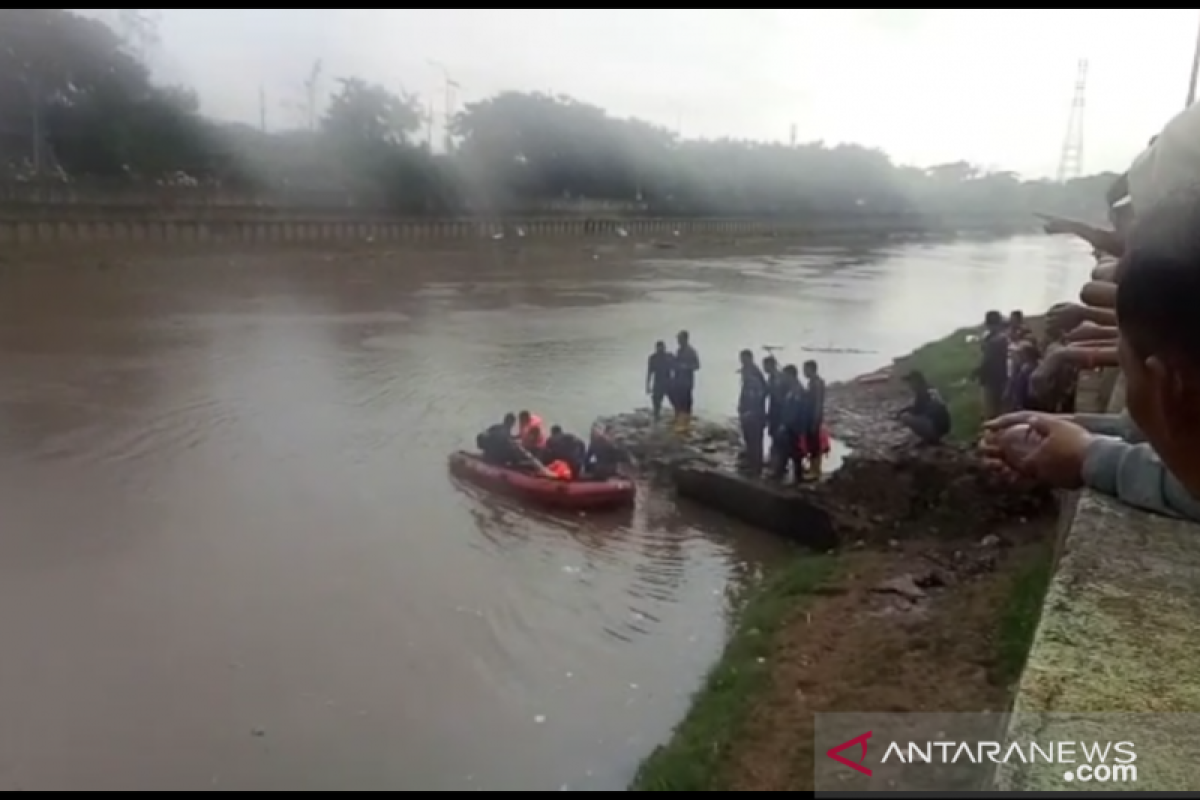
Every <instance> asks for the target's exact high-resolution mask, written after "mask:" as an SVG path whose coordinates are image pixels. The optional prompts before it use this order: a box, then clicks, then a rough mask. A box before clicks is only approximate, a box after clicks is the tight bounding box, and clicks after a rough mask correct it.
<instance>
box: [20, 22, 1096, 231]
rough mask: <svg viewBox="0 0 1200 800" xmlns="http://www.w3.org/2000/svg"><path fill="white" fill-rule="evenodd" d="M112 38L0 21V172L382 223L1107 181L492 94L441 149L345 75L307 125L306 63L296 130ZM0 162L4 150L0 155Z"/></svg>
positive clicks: (761, 211) (457, 124) (557, 99)
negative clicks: (268, 203) (394, 218)
mask: <svg viewBox="0 0 1200 800" xmlns="http://www.w3.org/2000/svg"><path fill="white" fill-rule="evenodd" d="M115 24H116V27H117V29H118V30H119V31H120V33H118V32H117V30H114V29H113V28H112V27H109V26H107V25H105V24H104V23H103V22H100V21H97V20H95V19H92V18H89V17H84V16H80V15H78V14H76V13H74V12H71V11H68V10H63V9H0V154H5V155H2V156H0V169H2V168H3V167H4V166H5V164H4V163H2V162H3V161H5V160H7V161H10V162H12V161H17V162H22V164H25V165H31V166H32V167H33V168H34V171H35V172H39V173H42V174H45V173H47V172H51V171H54V168H55V167H57V166H61V167H62V168H63V170H65V172H66V173H68V174H69V175H71V176H72V177H75V178H90V177H105V178H108V179H114V178H121V179H126V180H152V181H162V180H164V179H165V178H169V177H170V176H175V175H178V174H179V173H187V174H188V175H191V176H195V177H196V178H203V179H209V180H213V181H220V182H222V183H224V184H227V185H231V186H235V187H238V188H245V189H249V190H253V191H256V192H260V193H263V194H266V195H268V196H270V197H273V198H278V197H281V196H284V195H286V196H287V197H288V198H290V200H291V201H293V202H303V203H312V204H330V203H336V204H338V205H345V204H357V205H363V206H372V207H376V208H380V209H389V210H392V211H395V212H398V213H440V214H451V213H473V212H486V213H489V214H499V215H503V214H514V213H535V212H537V213H540V212H543V211H546V210H547V209H550V208H555V209H557V208H561V207H562V206H563V205H573V206H575V207H576V208H584V209H588V210H589V213H591V211H590V209H592V208H593V206H594V205H596V204H599V205H601V206H604V205H605V204H608V205H610V206H618V207H621V208H622V209H624V210H639V211H643V212H646V213H650V214H659V215H667V216H697V215H711V216H754V217H767V216H784V217H803V218H806V219H819V218H821V217H836V218H838V219H839V220H840V221H841V223H840V224H844V223H845V222H846V221H847V220H850V221H852V220H853V219H854V218H855V217H858V216H878V215H885V214H908V215H922V214H924V215H929V216H963V215H969V216H975V217H977V218H988V217H990V218H994V219H1003V220H1012V219H1015V218H1018V217H1026V218H1027V217H1028V215H1029V214H1030V213H1031V212H1033V211H1046V212H1056V213H1065V214H1071V215H1074V216H1100V215H1102V214H1103V212H1104V208H1105V205H1104V194H1105V189H1106V188H1107V187H1108V186H1109V185H1110V184H1111V183H1112V181H1113V180H1114V179H1115V177H1116V176H1115V175H1101V176H1092V177H1089V178H1081V179H1078V180H1074V181H1071V182H1069V183H1066V184H1059V183H1053V182H1050V181H1041V180H1039V181H1024V180H1021V179H1020V177H1019V176H1017V175H1014V174H1012V173H1005V172H992V173H989V172H987V171H986V170H982V169H980V168H979V167H978V166H976V165H974V164H970V163H968V162H965V161H956V162H949V163H945V164H939V165H936V166H933V167H929V168H925V169H922V168H916V167H909V166H903V165H896V164H893V163H892V161H891V160H890V158H889V157H888V155H887V154H886V153H884V152H882V151H879V150H873V149H869V148H864V147H859V146H856V145H837V146H828V145H826V144H825V143H823V142H811V143H807V144H799V145H795V146H790V145H783V144H778V143H764V142H749V141H737V140H731V139H720V140H682V139H680V138H679V137H678V136H676V135H675V134H673V133H672V132H670V131H667V130H665V129H663V128H662V127H660V126H657V125H653V124H651V123H648V122H645V121H642V120H636V119H623V118H619V117H616V116H613V115H612V114H610V113H609V112H607V111H606V110H604V109H602V108H599V107H598V106H595V105H591V104H589V103H586V102H583V101H581V100H578V99H575V98H572V97H567V96H564V95H551V94H545V93H539V92H534V93H525V92H511V91H510V92H502V93H500V94H498V95H496V96H494V97H490V98H487V99H483V100H479V101H476V102H473V103H470V104H468V105H467V106H466V107H465V108H464V109H462V111H461V112H460V113H459V114H457V115H456V117H455V118H454V119H453V120H452V121H451V125H450V130H451V133H452V136H453V138H454V139H455V140H456V142H457V146H456V147H454V148H453V152H452V153H447V154H445V155H436V156H435V155H434V154H432V153H430V152H428V151H427V150H426V148H425V147H424V146H423V145H421V144H419V143H418V140H419V138H420V137H419V135H418V134H419V132H420V129H421V125H422V121H423V116H422V113H421V112H422V104H421V102H420V100H419V98H417V97H415V96H412V95H409V94H406V93H403V92H399V93H397V92H393V91H390V90H388V89H387V88H385V87H383V86H381V85H379V84H376V83H372V82H370V81H368V80H366V79H364V78H361V77H344V78H342V79H340V80H339V81H338V82H337V87H336V91H335V92H334V94H333V97H332V98H331V100H330V102H329V104H328V107H327V109H326V113H325V114H324V115H323V116H322V117H321V119H320V124H319V125H313V124H312V120H313V119H315V109H316V95H317V77H318V76H319V74H320V72H321V70H320V65H321V63H322V62H320V61H317V62H316V63H315V65H314V68H313V71H312V73H311V75H310V80H309V81H308V82H306V85H305V94H306V100H305V106H304V109H305V111H306V113H305V114H304V115H303V116H304V117H305V119H304V120H303V124H302V125H301V126H300V127H299V129H297V130H292V131H282V132H276V133H270V134H268V133H264V132H263V131H261V130H258V129H256V128H254V127H253V126H248V125H223V124H217V123H214V122H211V121H209V120H206V119H204V118H203V117H201V116H200V114H199V103H198V101H197V98H196V96H195V94H194V93H193V92H191V91H190V90H188V89H186V88H182V87H164V86H157V85H155V84H154V83H153V82H152V81H151V79H150V75H149V73H148V71H147V69H146V67H145V65H144V64H143V61H142V57H141V56H142V54H143V53H144V51H145V49H146V48H147V47H150V46H152V45H155V44H157V27H156V24H155V20H154V17H153V15H151V14H149V13H148V12H147V11H146V10H145V9H118V10H117V13H116V17H115ZM6 154H15V156H14V157H9V156H8V155H6Z"/></svg>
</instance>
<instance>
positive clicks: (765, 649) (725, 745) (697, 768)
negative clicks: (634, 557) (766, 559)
mask: <svg viewBox="0 0 1200 800" xmlns="http://www.w3.org/2000/svg"><path fill="white" fill-rule="evenodd" d="M835 568H836V561H835V559H834V558H832V557H830V556H815V555H798V556H797V557H795V558H793V559H791V560H790V561H789V562H788V563H786V564H783V565H781V566H780V567H778V568H777V569H776V570H774V571H773V572H772V573H771V574H769V575H768V576H767V578H766V579H765V580H764V582H763V583H762V585H761V586H759V587H756V588H755V589H754V590H752V591H751V593H750V595H749V597H748V599H747V600H746V602H745V605H744V606H743V607H742V609H741V613H740V615H739V621H738V624H737V628H736V629H735V630H734V632H733V635H732V637H731V638H730V640H729V644H728V645H727V646H726V647H725V652H724V654H723V655H722V656H721V659H720V661H718V662H717V665H716V666H715V667H714V668H713V670H712V671H711V672H710V673H709V675H708V678H707V679H706V680H705V682H704V685H703V686H702V687H701V689H700V691H699V692H697V694H696V697H695V699H694V701H693V703H692V707H691V710H689V711H688V714H687V716H686V717H684V719H683V721H682V722H681V723H679V725H678V727H676V729H675V732H674V734H673V735H672V737H671V740H670V741H669V742H668V743H667V744H665V745H663V746H661V747H659V748H657V749H656V750H655V751H654V752H653V753H651V754H650V756H649V757H648V758H647V759H646V760H645V761H644V762H642V765H641V768H640V769H639V770H638V774H637V777H636V778H635V779H634V782H633V785H632V786H630V790H631V791H636V792H685V791H696V792H705V791H717V790H719V785H718V781H719V777H720V776H719V773H720V770H721V769H722V768H723V766H724V759H723V758H722V756H723V755H724V754H725V753H726V752H728V750H729V749H730V747H731V746H732V744H733V742H734V739H735V737H736V736H737V735H738V732H739V730H740V729H741V723H742V721H743V720H744V719H745V716H746V714H747V713H749V712H750V710H751V709H752V707H753V704H754V702H755V701H756V700H757V699H758V697H759V696H760V694H761V693H762V692H763V691H764V690H765V689H766V688H767V687H768V686H769V681H770V667H769V665H768V664H767V663H766V656H767V655H768V653H769V652H770V650H771V637H772V635H773V634H774V633H775V632H776V631H778V630H780V629H781V628H782V627H783V626H784V625H785V624H786V623H787V622H788V621H789V620H790V619H791V618H792V615H794V614H797V613H799V612H800V611H802V610H803V608H804V605H805V604H806V602H807V601H808V600H809V599H811V598H812V597H813V593H814V590H815V589H817V588H818V587H820V586H821V585H822V584H824V583H825V582H826V580H828V579H829V578H830V577H831V576H832V575H833V574H834V570H835Z"/></svg>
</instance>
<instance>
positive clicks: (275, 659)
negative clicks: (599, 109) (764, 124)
mask: <svg viewBox="0 0 1200 800" xmlns="http://www.w3.org/2000/svg"><path fill="white" fill-rule="evenodd" d="M1089 268H1090V259H1089V258H1088V256H1087V253H1086V251H1085V250H1084V248H1083V247H1082V246H1081V245H1077V244H1075V243H1071V242H1064V241H1058V240H1050V239H1047V238H1018V239H1011V240H1007V241H1002V242H992V243H981V242H958V243H950V244H909V245H897V246H894V247H892V248H890V249H879V250H874V251H865V250H864V251H847V250H836V249H810V250H804V251H799V250H797V251H795V252H791V253H781V254H778V255H775V256H772V257H749V256H746V257H738V258H720V259H710V260H676V261H671V260H643V261H629V260H626V261H620V260H615V259H614V260H607V259H601V260H599V261H595V260H592V259H591V257H590V256H586V255H585V256H581V255H579V253H578V251H577V250H575V249H573V248H564V250H563V255H562V256H561V257H560V258H543V259H541V260H539V261H534V260H527V259H521V258H516V257H508V258H501V257H499V256H497V257H494V258H491V259H487V258H479V259H459V260H454V259H450V258H435V257H433V256H430V258H429V259H428V260H425V259H416V258H415V257H413V256H411V255H408V256H404V258H403V260H400V259H399V258H398V257H396V256H393V257H390V258H380V259H371V258H366V257H361V256H360V257H357V258H355V257H351V256H345V257H337V258H334V257H326V256H321V255H311V256H302V255H297V254H295V253H290V254H283V255H278V256H275V257H268V256H264V255H258V256H253V257H251V256H247V257H242V258H230V257H227V256H222V257H211V258H208V259H199V258H176V259H164V260H161V261H159V262H157V263H149V262H148V263H144V264H143V263H138V264H129V265H124V266H120V267H117V268H113V269H97V268H95V267H91V268H86V269H85V268H78V267H76V268H66V267H61V268H59V267H38V268H36V269H35V268H32V267H30V266H24V267H23V266H20V265H16V264H11V263H10V264H9V265H8V266H7V267H5V268H4V269H3V270H0V374H2V375H3V379H2V380H0V514H2V516H0V637H2V638H0V644H2V646H3V650H4V655H3V657H2V658H0V716H2V719H3V722H2V724H0V789H6V790H14V789H23V790H27V791H28V790H47V789H58V790H70V789H76V790H77V789H93V790H149V789H198V790H208V789H214V788H215V789H229V790H233V789H241V790H268V789H276V790H282V789H310V790H314V789H357V790H370V789H401V790H418V789H428V790H449V789H457V790H469V789H493V790H522V789H524V790H546V789H550V790H555V789H559V788H562V787H569V788H571V789H577V790H600V789H621V788H623V787H624V786H625V785H626V783H627V782H628V780H629V779H630V777H631V776H632V774H633V771H634V769H635V768H636V766H637V763H638V761H639V760H640V759H641V758H642V757H643V756H644V755H645V754H646V753H647V752H648V751H649V750H650V749H651V748H653V747H654V745H656V744H657V743H659V742H661V741H663V740H664V739H665V737H666V736H667V734H668V732H669V731H670V729H671V727H672V726H673V725H674V724H675V723H676V722H677V720H678V719H679V717H680V716H681V715H682V714H683V713H684V711H685V710H686V708H687V704H688V696H689V695H690V693H691V692H693V691H694V690H695V689H696V688H697V686H698V685H699V682H700V680H701V677H702V676H703V674H704V672H705V670H706V669H707V668H708V667H709V666H710V665H711V663H712V662H713V661H714V659H715V658H716V656H717V654H718V652H719V650H720V648H721V646H722V644H723V639H724V635H725V621H726V620H725V606H726V601H725V590H726V587H727V585H728V584H729V582H730V581H731V580H734V579H736V578H737V577H738V576H740V575H744V574H746V573H748V572H751V571H753V570H754V569H756V565H758V564H761V563H762V561H763V559H768V558H770V557H771V555H772V553H773V552H777V551H778V548H779V544H778V543H777V542H775V541H773V540H771V539H770V538H768V537H765V536H760V535H754V534H753V533H751V532H749V531H741V530H737V529H735V528H734V527H733V526H731V525H729V524H727V523H724V522H722V521H719V520H715V519H713V518H711V517H708V516H705V515H703V514H700V513H698V512H696V511H695V510H688V509H676V507H675V504H674V502H673V500H672V499H671V498H670V497H667V496H663V495H656V494H653V493H651V492H648V491H646V492H643V494H642V496H641V497H640V498H639V504H638V508H637V510H636V511H635V512H633V513H632V514H631V515H626V516H625V517H621V516H617V517H615V518H613V517H607V518H600V519H592V520H588V519H582V518H574V517H565V518H561V517H560V518H553V517H545V516H538V515H533V514H529V513H525V512H524V511H522V510H521V509H518V508H514V507H513V506H511V505H504V504H500V503H497V502H495V501H494V500H491V499H489V498H488V497H487V496H483V495H479V494H477V493H472V492H466V491H464V490H462V489H461V488H459V487H456V486H455V485H454V484H452V483H451V481H450V479H449V478H448V477H447V474H446V469H445V459H446V456H447V454H448V453H449V452H451V451H452V450H454V449H456V448H459V447H463V446H469V445H471V444H473V440H474V435H475V433H476V432H477V431H478V430H479V429H481V428H483V427H484V426H486V425H488V424H490V423H491V422H493V421H495V420H498V419H499V417H500V415H501V414H503V413H504V412H505V411H508V410H517V409H520V408H524V407H528V408H531V409H533V410H534V411H536V412H539V413H541V414H542V415H544V416H545V417H546V418H547V420H548V421H556V422H560V423H562V424H564V425H565V426H567V427H568V428H569V429H573V430H575V431H578V432H585V431H586V429H587V426H588V425H589V423H590V422H591V421H592V419H593V418H595V417H596V416H597V415H598V414H603V413H612V412H616V411H621V410H625V409H628V408H630V407H632V406H634V405H640V404H644V402H645V400H644V397H643V394H642V392H641V389H642V381H643V376H644V370H645V359H646V356H647V355H648V353H649V351H650V348H651V346H652V345H653V343H654V340H655V339H660V338H661V339H667V340H670V339H671V338H672V337H673V336H674V334H675V332H676V331H677V330H679V329H680V328H687V329H689V330H690V331H691V332H692V337H693V341H694V342H695V344H696V346H697V348H698V349H699V351H700V355H701V358H702V360H703V369H702V371H701V372H700V374H699V378H698V387H697V398H698V399H697V403H698V405H697V411H698V413H699V414H701V415H704V414H706V413H709V414H715V413H726V412H728V411H730V410H731V409H732V408H733V404H734V400H735V395H736V390H737V381H736V376H735V374H734V370H735V368H736V354H737V351H738V349H740V348H741V347H744V346H750V347H754V348H756V349H757V348H759V347H760V346H761V345H763V344H777V345H785V346H786V349H785V350H784V351H783V352H782V354H781V356H782V359H783V360H784V361H785V362H787V361H796V362H799V361H802V360H803V359H804V358H805V357H814V358H817V359H819V360H820V362H821V364H822V367H823V370H824V372H825V373H826V375H827V377H828V378H830V379H840V378H847V377H850V376H852V375H854V374H856V373H860V372H864V371H867V370H870V369H873V368H875V367H878V366H880V365H882V364H883V363H885V362H886V361H887V360H888V359H890V358H891V357H893V356H895V355H898V354H901V353H903V352H906V351H908V350H911V349H912V348H913V347H915V346H917V345H919V344H921V343H922V342H924V341H927V340H930V339H933V338H936V337H939V336H941V335H943V334H945V333H946V332H947V331H948V330H949V329H950V328H953V327H955V326H959V325H964V324H969V323H973V322H976V321H978V320H980V319H981V317H982V314H983V312H984V311H985V310H986V309H987V308H990V307H995V308H998V309H1000V310H1003V311H1005V312H1007V311H1009V310H1010V309H1013V308H1025V309H1027V310H1028V311H1030V312H1031V313H1033V312H1038V311H1041V310H1042V309H1044V308H1045V307H1046V306H1047V305H1049V304H1050V303H1052V302H1055V301H1058V300H1061V299H1067V298H1070V297H1071V296H1072V295H1073V294H1074V293H1075V292H1076V291H1077V289H1078V286H1079V284H1080V282H1081V281H1082V280H1083V279H1084V278H1085V277H1086V274H1087V271H1088V269H1089ZM802 346H807V347H809V348H813V349H815V350H816V351H818V352H813V353H811V354H810V353H805V352H804V351H803V350H802V349H801V347H802ZM830 348H833V349H836V350H837V351H839V352H820V351H821V350H829V349H830ZM760 352H761V351H760Z"/></svg>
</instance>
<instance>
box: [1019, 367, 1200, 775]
mask: <svg viewBox="0 0 1200 800" xmlns="http://www.w3.org/2000/svg"><path fill="white" fill-rule="evenodd" d="M1123 407H1124V393H1123V387H1122V386H1121V384H1120V383H1119V382H1118V385H1117V388H1116V389H1115V391H1114V392H1113V396H1112V398H1111V401H1110V403H1109V410H1110V411H1113V412H1114V413H1116V412H1118V411H1120V410H1121V409H1122V408H1123ZM1198 641H1200V526H1198V525H1194V524H1189V523H1183V522H1178V521H1175V520H1170V519H1165V518H1163V517H1158V516H1153V515H1150V514H1144V513H1142V512H1139V511H1136V510H1134V509H1132V508H1130V507H1128V506H1125V505H1123V504H1121V503H1119V502H1117V501H1115V500H1113V499H1111V498H1108V497H1103V496H1100V495H1097V494H1094V493H1092V492H1083V493H1081V495H1080V496H1079V497H1078V498H1077V503H1076V504H1075V506H1074V509H1073V514H1072V516H1070V517H1069V519H1068V524H1067V525H1065V527H1064V533H1063V538H1062V540H1061V542H1060V543H1059V555H1058V560H1057V564H1056V569H1055V575H1054V578H1053V580H1052V582H1051V585H1050V588H1049V591H1048V593H1047V596H1046V602H1045V606H1044V608H1043V611H1042V619H1041V623H1040V624H1039V626H1038V630H1037V634H1036V636H1035V638H1034V643H1033V649H1032V651H1031V652H1030V655H1029V661H1028V663H1027V665H1026V667H1025V671H1024V674H1023V675H1022V677H1021V682H1020V685H1019V687H1018V689H1017V695H1016V698H1015V702H1014V707H1013V717H1012V721H1011V726H1010V736H1012V737H1013V738H1014V739H1017V740H1024V741H1028V740H1030V739H1032V740H1035V741H1037V742H1039V743H1044V742H1056V741H1075V742H1084V741H1086V742H1092V741H1100V742H1105V741H1111V742H1121V741H1131V742H1133V743H1134V745H1135V747H1136V752H1137V761H1136V766H1137V782H1136V783H1135V784H1134V783H1130V782H1128V781H1126V782H1125V784H1124V785H1116V784H1105V783H1097V782H1091V783H1087V784H1081V783H1079V782H1078V781H1076V782H1074V783H1072V782H1069V781H1068V780H1067V779H1065V778H1064V767H1063V765H1047V764H1045V763H1039V764H1036V765H1035V764H1030V765H1025V764H1021V763H1010V764H1008V765H1006V766H1004V767H1002V768H1000V769H999V770H998V772H997V775H996V788H998V789H1001V790H1005V791H1013V790H1017V791H1053V790H1064V789H1085V788H1087V789H1110V790H1113V789H1125V790H1130V789H1136V790H1138V791H1180V790H1194V789H1195V788H1196V787H1200V762H1197V761H1196V759H1195V751H1196V750H1195V748H1196V746H1198V745H1200V742H1197V741H1196V740H1197V739H1200V729H1198V727H1197V725H1196V724H1195V721H1196V720H1197V719H1198V718H1196V717H1189V716H1186V715H1191V714H1196V713H1200V673H1197V671H1196V670H1195V669H1194V668H1193V665H1194V662H1195V652H1196V645H1197V642H1198ZM1070 715H1076V716H1070ZM1083 715H1087V716H1083ZM1080 760H1082V756H1080ZM1109 763H1110V764H1112V763H1114V762H1113V760H1112V759H1110V760H1109Z"/></svg>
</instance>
